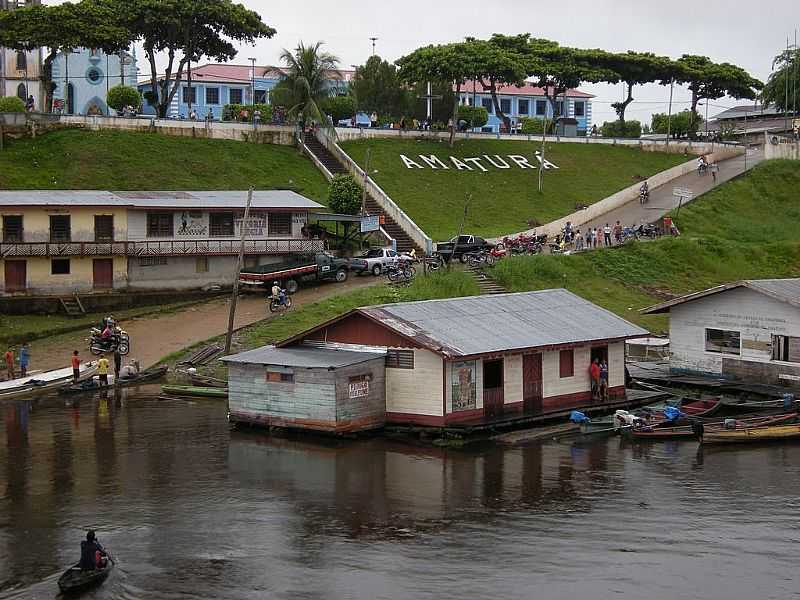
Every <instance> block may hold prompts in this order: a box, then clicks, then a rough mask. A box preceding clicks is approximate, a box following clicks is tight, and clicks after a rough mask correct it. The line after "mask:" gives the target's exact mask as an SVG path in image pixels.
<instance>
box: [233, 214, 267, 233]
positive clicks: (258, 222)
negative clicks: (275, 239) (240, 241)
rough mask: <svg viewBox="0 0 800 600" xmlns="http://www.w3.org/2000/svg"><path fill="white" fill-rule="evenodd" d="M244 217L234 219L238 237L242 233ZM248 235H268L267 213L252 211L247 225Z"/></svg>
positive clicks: (248, 216)
mask: <svg viewBox="0 0 800 600" xmlns="http://www.w3.org/2000/svg"><path fill="white" fill-rule="evenodd" d="M242 220H243V219H242V218H241V217H238V218H236V219H234V221H233V224H234V229H235V232H234V233H235V235H236V237H239V236H240V235H242ZM245 231H246V235H247V237H266V235H267V214H266V213H250V214H249V215H247V227H246V228H245Z"/></svg>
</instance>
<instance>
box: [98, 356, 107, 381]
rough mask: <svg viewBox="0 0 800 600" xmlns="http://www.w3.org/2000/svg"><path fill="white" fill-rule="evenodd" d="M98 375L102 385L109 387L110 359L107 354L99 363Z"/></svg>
mask: <svg viewBox="0 0 800 600" xmlns="http://www.w3.org/2000/svg"><path fill="white" fill-rule="evenodd" d="M97 375H98V378H99V379H100V385H108V359H107V358H106V356H105V354H104V355H103V356H101V357H100V359H99V360H98V361H97Z"/></svg>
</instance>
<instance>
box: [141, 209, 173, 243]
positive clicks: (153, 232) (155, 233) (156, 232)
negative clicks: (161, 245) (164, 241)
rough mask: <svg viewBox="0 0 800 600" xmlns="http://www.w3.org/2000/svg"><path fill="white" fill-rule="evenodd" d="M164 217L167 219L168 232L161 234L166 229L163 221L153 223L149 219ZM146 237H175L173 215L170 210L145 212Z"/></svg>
mask: <svg viewBox="0 0 800 600" xmlns="http://www.w3.org/2000/svg"><path fill="white" fill-rule="evenodd" d="M162 217H163V218H165V219H168V220H169V233H168V234H167V235H162V232H163V231H166V230H167V228H166V227H165V226H164V225H165V224H164V223H158V224H155V226H154V223H153V222H151V219H155V218H158V219H161V218H162ZM146 220H147V227H146V229H147V237H148V238H167V237H169V238H171V237H175V215H174V214H173V213H171V212H149V213H147V217H146Z"/></svg>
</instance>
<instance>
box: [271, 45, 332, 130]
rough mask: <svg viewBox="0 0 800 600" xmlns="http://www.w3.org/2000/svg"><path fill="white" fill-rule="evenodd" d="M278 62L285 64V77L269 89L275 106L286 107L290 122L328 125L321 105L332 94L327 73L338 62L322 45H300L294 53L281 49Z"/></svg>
mask: <svg viewBox="0 0 800 600" xmlns="http://www.w3.org/2000/svg"><path fill="white" fill-rule="evenodd" d="M281 61H282V62H283V63H284V65H286V70H287V74H286V78H285V79H283V80H282V81H281V82H280V83H279V84H278V85H276V86H275V88H273V90H272V96H273V98H274V99H275V100H276V101H277V103H278V104H282V105H284V106H288V107H289V110H288V111H287V116H289V117H290V118H292V119H306V120H310V119H315V120H316V121H317V122H318V123H321V124H323V125H325V126H328V123H327V120H326V119H325V115H324V114H323V111H322V110H321V108H320V105H321V103H322V102H323V101H324V100H325V99H326V98H329V97H330V96H331V95H332V94H333V91H334V90H333V88H331V86H330V84H329V82H328V75H329V72H330V71H335V70H336V69H337V68H338V66H339V59H338V58H336V57H335V56H334V55H333V54H330V53H328V52H323V51H322V42H317V43H316V44H312V45H309V46H306V45H305V44H304V43H303V42H300V43H299V44H298V45H297V48H295V49H294V51H292V52H290V51H289V50H286V49H284V50H283V52H282V53H281Z"/></svg>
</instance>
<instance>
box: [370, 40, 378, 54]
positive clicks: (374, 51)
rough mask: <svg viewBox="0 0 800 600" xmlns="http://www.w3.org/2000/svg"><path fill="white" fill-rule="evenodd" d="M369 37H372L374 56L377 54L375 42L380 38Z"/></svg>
mask: <svg viewBox="0 0 800 600" xmlns="http://www.w3.org/2000/svg"><path fill="white" fill-rule="evenodd" d="M369 39H370V41H371V42H372V56H375V42H377V41H378V38H376V37H371V38H369Z"/></svg>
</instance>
